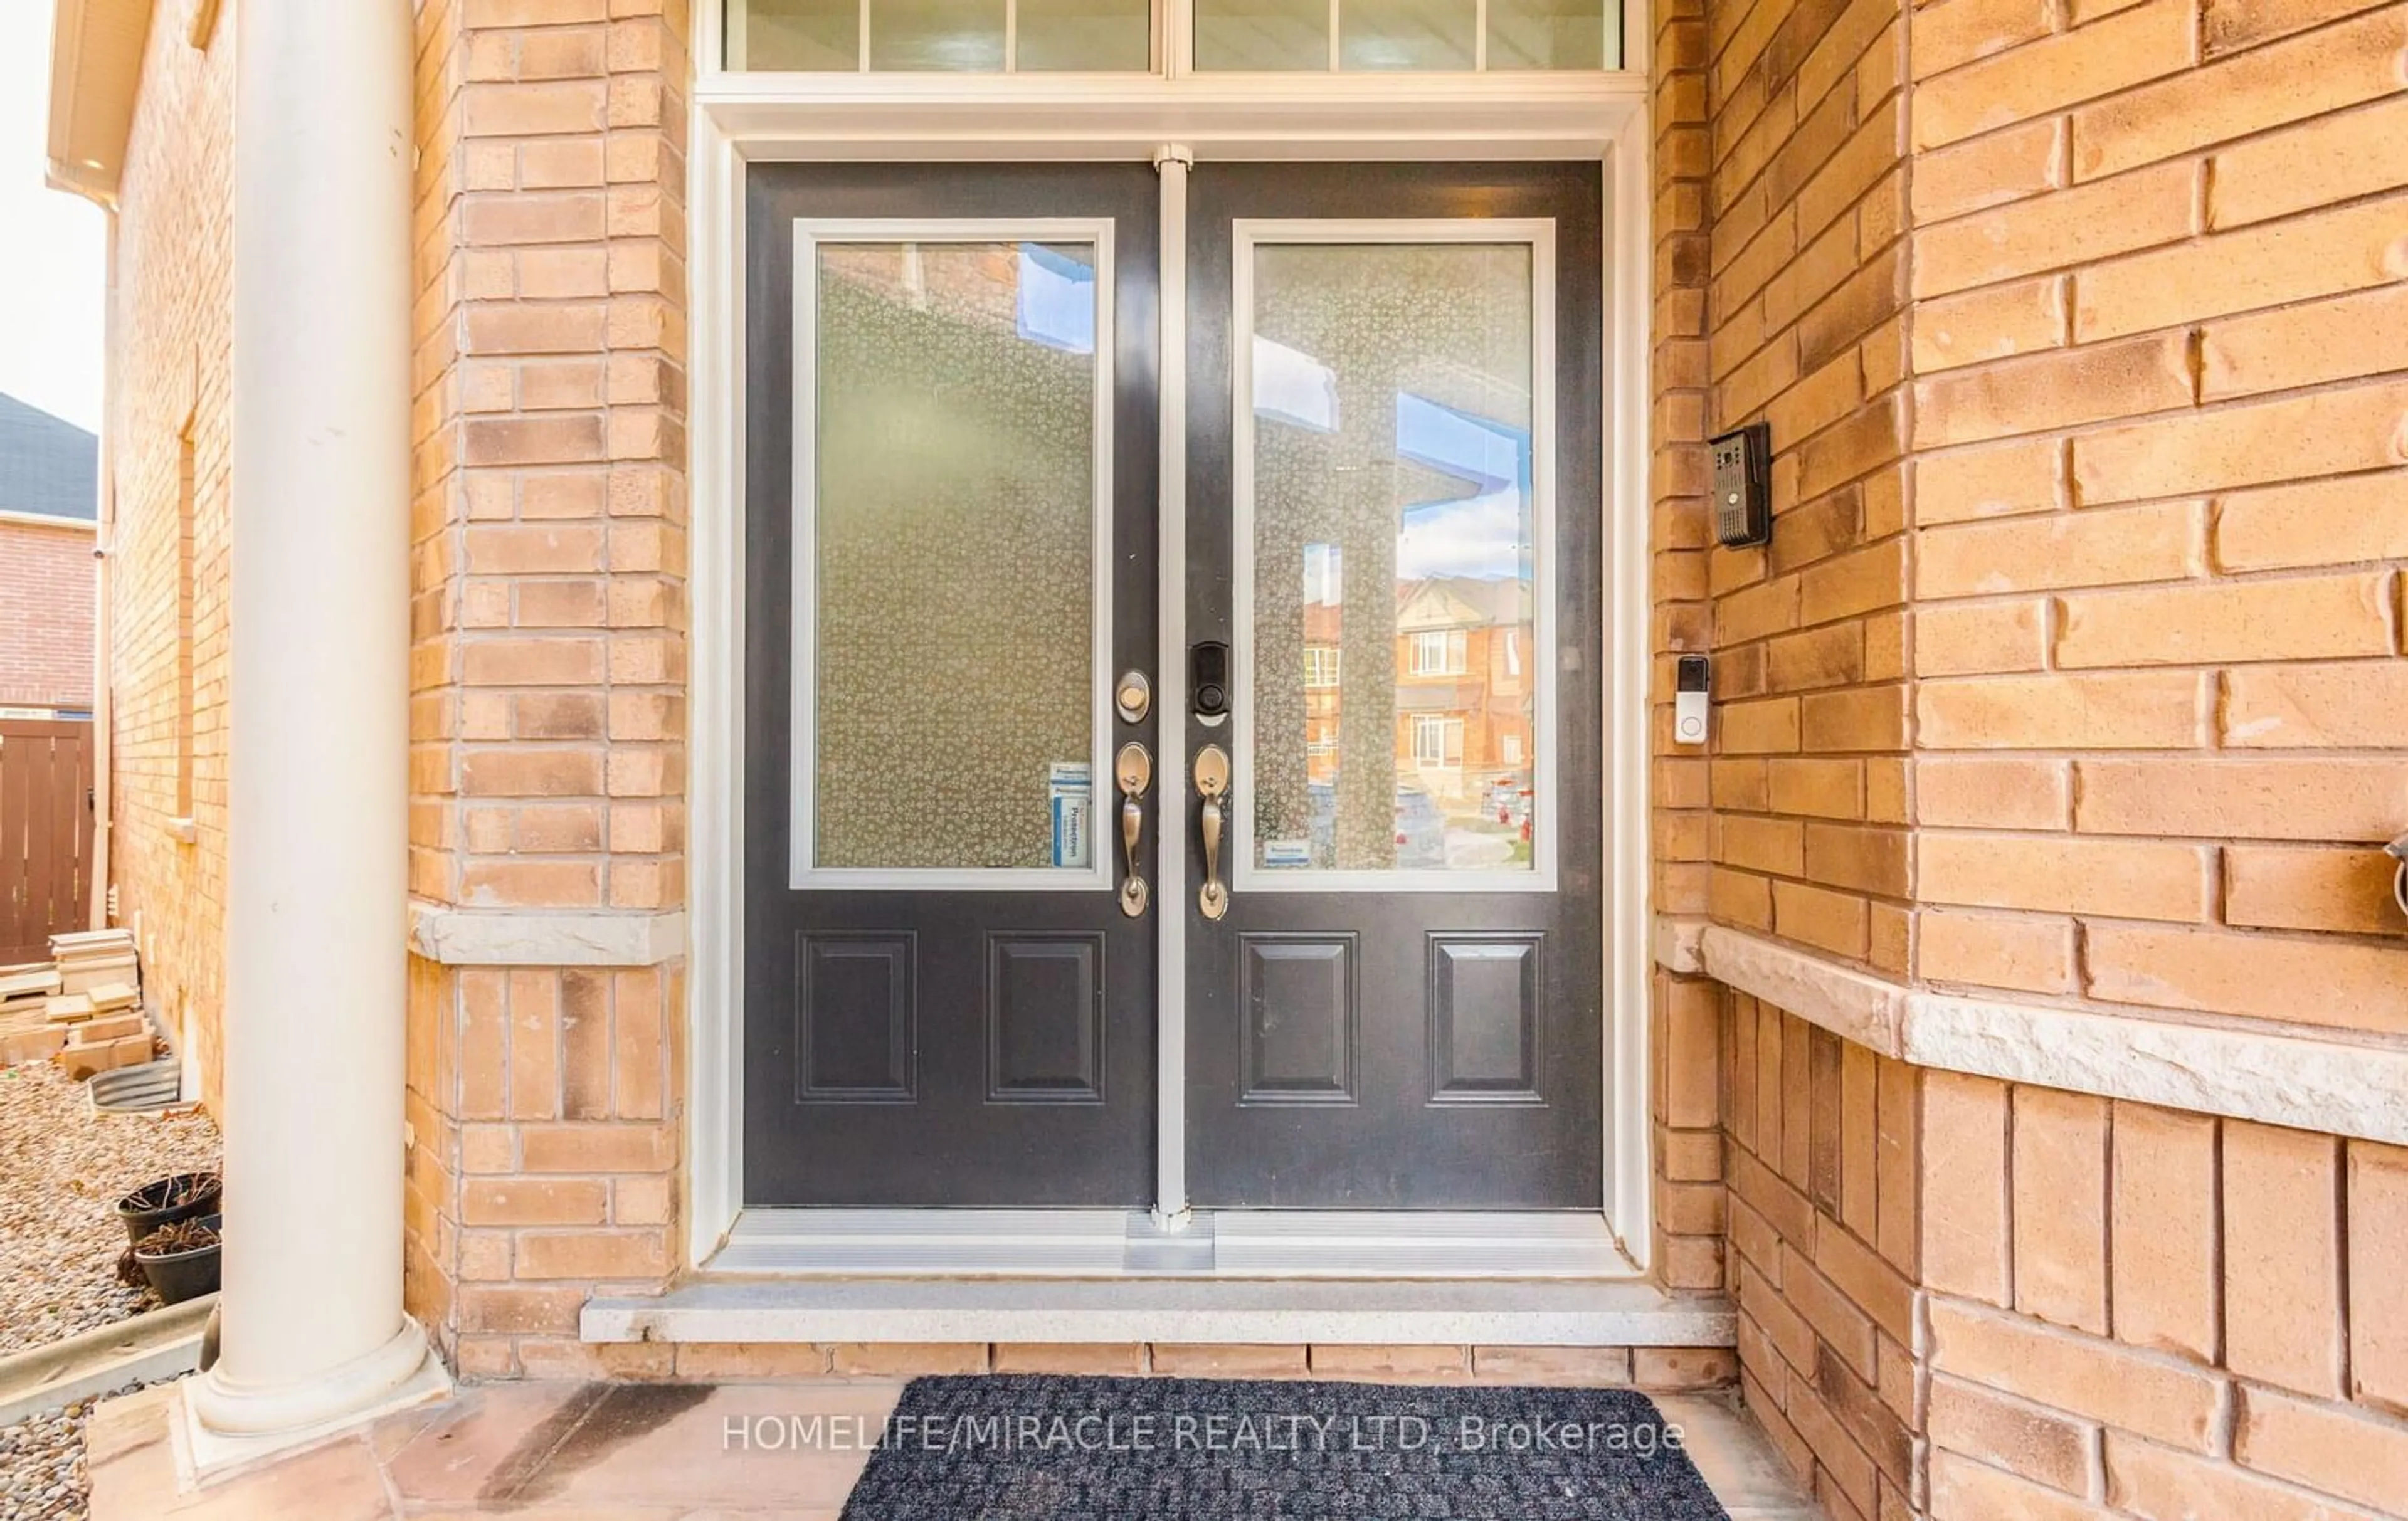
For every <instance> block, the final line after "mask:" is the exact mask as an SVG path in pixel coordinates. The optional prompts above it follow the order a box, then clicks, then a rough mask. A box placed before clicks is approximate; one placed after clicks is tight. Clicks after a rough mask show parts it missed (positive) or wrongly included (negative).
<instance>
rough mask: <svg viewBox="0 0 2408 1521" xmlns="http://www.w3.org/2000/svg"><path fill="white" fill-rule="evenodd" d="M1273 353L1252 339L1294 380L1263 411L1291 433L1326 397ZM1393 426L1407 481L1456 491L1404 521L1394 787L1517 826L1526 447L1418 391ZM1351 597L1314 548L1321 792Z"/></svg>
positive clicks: (1310, 699)
mask: <svg viewBox="0 0 2408 1521" xmlns="http://www.w3.org/2000/svg"><path fill="white" fill-rule="evenodd" d="M1270 347H1275V346H1269V345H1267V344H1266V343H1265V342H1264V341H1263V340H1260V339H1258V340H1257V347H1256V363H1257V370H1258V373H1276V374H1278V375H1281V376H1282V377H1283V384H1282V386H1281V388H1280V389H1281V392H1282V395H1283V405H1281V406H1279V407H1276V408H1273V407H1269V406H1265V407H1263V408H1262V409H1261V410H1263V411H1264V412H1265V413H1266V414H1267V415H1270V416H1273V417H1275V418H1276V419H1277V420H1278V421H1282V422H1296V421H1297V418H1296V416H1295V415H1294V414H1295V413H1296V412H1297V410H1298V409H1299V406H1300V405H1307V404H1310V403H1311V402H1312V400H1313V399H1314V398H1316V397H1318V396H1320V395H1323V392H1322V390H1321V389H1320V388H1317V387H1315V386H1312V385H1311V384H1308V383H1305V380H1309V379H1310V377H1301V378H1300V377H1299V375H1298V374H1297V373H1296V372H1298V371H1300V369H1301V366H1300V365H1299V364H1298V363H1297V361H1298V360H1300V359H1301V357H1302V356H1299V355H1295V354H1294V353H1293V351H1286V352H1282V353H1279V354H1276V355H1274V354H1267V353H1266V352H1264V351H1265V350H1266V348H1270ZM1267 361H1283V363H1276V364H1274V363H1268V362H1267ZM1266 399H1267V400H1268V398H1266ZM1308 409H1309V407H1308ZM1396 416H1397V431H1396V438H1397V452H1398V456H1399V458H1400V460H1402V461H1403V462H1405V463H1407V464H1409V465H1411V466H1416V467H1417V468H1414V469H1412V470H1410V471H1400V472H1399V480H1400V481H1402V482H1408V483H1410V484H1411V486H1412V487H1414V488H1418V489H1417V491H1416V495H1419V494H1421V493H1426V492H1429V491H1431V490H1432V489H1433V488H1435V489H1437V490H1439V491H1441V492H1444V493H1445V494H1444V495H1439V496H1437V497H1436V498H1435V499H1429V500H1423V501H1418V502H1408V503H1405V504H1402V505H1401V506H1400V508H1399V512H1398V538H1397V565H1398V580H1397V600H1396V641H1397V643H1396V667H1395V669H1396V698H1395V713H1394V722H1395V725H1396V750H1395V754H1396V762H1397V780H1398V785H1399V787H1403V788H1417V789H1419V790H1420V791H1422V792H1424V793H1426V794H1428V795H1429V796H1431V797H1433V798H1435V799H1436V800H1437V801H1438V802H1439V803H1440V804H1441V806H1442V807H1443V808H1444V810H1445V811H1446V812H1447V813H1449V814H1450V815H1453V816H1456V817H1463V816H1467V815H1470V814H1474V813H1478V814H1482V815H1485V816H1487V817H1489V818H1491V819H1492V820H1493V821H1494V822H1497V823H1500V824H1507V823H1517V822H1520V819H1521V817H1522V813H1523V809H1524V806H1525V805H1524V804H1523V802H1522V799H1524V798H1525V797H1527V789H1528V788H1529V785H1530V775H1531V772H1530V766H1531V759H1532V755H1533V753H1534V746H1535V744H1536V741H1537V735H1536V730H1535V726H1534V720H1535V712H1534V706H1533V701H1532V697H1533V694H1534V692H1535V690H1536V686H1537V683H1536V681H1535V674H1536V673H1535V670H1534V668H1533V667H1532V665H1531V660H1532V656H1533V653H1534V652H1533V649H1532V644H1531V640H1532V636H1533V631H1534V627H1535V625H1534V622H1533V602H1532V597H1533V587H1532V576H1531V571H1532V562H1531V533H1530V524H1531V509H1532V501H1531V477H1530V444H1529V435H1528V433H1527V430H1525V429H1521V428H1516V427H1512V426H1510V425H1508V424H1504V423H1498V422H1496V421H1494V420H1492V419H1488V418H1483V417H1476V416H1472V415H1470V414H1469V413H1466V412H1463V411H1459V410H1456V409H1452V408H1448V407H1444V406H1441V405H1440V404H1438V403H1436V402H1432V401H1429V400H1427V399H1426V398H1423V397H1420V396H1416V395H1412V394H1410V393H1399V394H1398V396H1397V406H1396ZM1433 477H1435V479H1433ZM1450 487H1451V488H1454V489H1452V490H1449V489H1448V488H1450ZM1340 591H1341V585H1340V548H1339V546H1337V545H1335V544H1309V545H1307V546H1306V547H1305V554H1304V599H1303V600H1304V647H1303V653H1304V669H1303V673H1302V675H1303V682H1304V703H1305V719H1304V722H1305V771H1306V777H1307V779H1308V780H1309V781H1310V782H1314V783H1321V784H1326V783H1329V782H1335V781H1336V779H1337V776H1338V769H1339V725H1340V710H1341V707H1342V702H1343V693H1344V685H1343V682H1342V679H1341V678H1342V671H1341V667H1340V658H1341V645H1342V643H1343V639H1342V629H1341V626H1340V602H1341V600H1342V598H1341V596H1340ZM1358 696H1359V694H1358Z"/></svg>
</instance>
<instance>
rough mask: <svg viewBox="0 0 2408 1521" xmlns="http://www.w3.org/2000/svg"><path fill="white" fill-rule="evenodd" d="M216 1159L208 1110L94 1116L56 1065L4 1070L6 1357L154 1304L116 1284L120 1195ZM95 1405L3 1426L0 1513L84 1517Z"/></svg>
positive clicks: (0, 1163)
mask: <svg viewBox="0 0 2408 1521" xmlns="http://www.w3.org/2000/svg"><path fill="white" fill-rule="evenodd" d="M218 1159H219V1150H218V1127H217V1126H216V1125H215V1124H214V1123H212V1122H211V1121H210V1120H209V1118H208V1116H207V1115H205V1114H197V1113H194V1114H182V1115H177V1116H175V1117H173V1118H162V1117H160V1116H157V1115H143V1114H108V1115H95V1114H93V1112H92V1105H91V1104H90V1102H89V1101H88V1100H86V1098H84V1092H83V1084H82V1083H75V1082H71V1081H69V1080H68V1078H67V1077H66V1075H65V1073H63V1072H61V1071H60V1070H59V1069H57V1068H55V1067H52V1066H51V1065H50V1063H49V1062H29V1063H27V1064H25V1065H24V1066H22V1067H9V1068H0V1354H6V1353H10V1352H17V1351H22V1349H24V1348H26V1347H34V1346H40V1345H42V1344H44V1343H45V1342H55V1341H58V1340H59V1339H61V1338H62V1337H66V1336H72V1335H74V1334H75V1333H76V1332H78V1331H80V1330H88V1329H90V1328H91V1327H95V1326H106V1325H108V1324H109V1323H110V1322H112V1321H119V1320H123V1319H124V1318H125V1317H126V1316H128V1315H131V1314H134V1313H137V1312H139V1311H143V1310H150V1309H155V1308H157V1306H158V1302H159V1301H158V1300H157V1299H154V1298H152V1297H151V1294H150V1290H148V1289H131V1288H127V1287H126V1286H125V1285H123V1284H120V1283H119V1282H118V1281H117V1256H118V1254H119V1253H121V1252H122V1251H124V1250H125V1227H122V1226H121V1225H119V1224H118V1223H117V1212H116V1209H115V1205H116V1203H117V1199H118V1197H119V1196H120V1195H122V1194H124V1193H127V1192H129V1191H131V1190H133V1189H136V1188H139V1187H141V1186H142V1185H143V1184H146V1183H149V1182H150V1180H152V1179H153V1178H160V1177H165V1175H166V1174H168V1173H170V1172H188V1171H192V1170H194V1169H200V1168H214V1167H216V1166H217V1165H218ZM139 1387H140V1385H127V1389H133V1388H139ZM117 1392H119V1393H121V1394H122V1393H124V1392H126V1390H119V1391H117ZM95 1402H96V1401H94V1400H91V1399H85V1400H80V1401H79V1402H77V1403H76V1404H72V1405H68V1406H66V1407H65V1408H64V1409H57V1410H50V1411H45V1412H43V1413H40V1414H38V1415H33V1416H29V1417H27V1418H26V1419H24V1420H22V1421H20V1422H18V1423H17V1424H16V1425H15V1426H11V1427H6V1428H0V1521H82V1518H83V1516H84V1514H85V1509H86V1500H87V1499H88V1485H86V1482H85V1479H84V1469H83V1424H84V1420H85V1418H86V1417H87V1416H89V1415H90V1414H91V1413H92V1407H93V1404H94V1403H95Z"/></svg>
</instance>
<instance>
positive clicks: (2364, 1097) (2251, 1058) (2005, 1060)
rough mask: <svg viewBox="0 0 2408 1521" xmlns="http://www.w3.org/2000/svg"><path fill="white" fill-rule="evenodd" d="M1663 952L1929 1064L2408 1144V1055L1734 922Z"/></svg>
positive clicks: (1679, 936)
mask: <svg viewBox="0 0 2408 1521" xmlns="http://www.w3.org/2000/svg"><path fill="white" fill-rule="evenodd" d="M1655 942H1656V961H1657V963H1658V964H1659V965H1661V966H1663V967H1665V968H1666V969H1669V970H1672V971H1676V972H1684V973H1689V974H1699V973H1702V974H1703V975H1705V976H1708V977H1711V978H1713V979H1714V980H1715V981H1716V982H1718V983H1724V984H1725V985H1727V986H1729V987H1732V988H1736V989H1737V990H1738V991H1740V992H1742V993H1745V994H1747V995H1749V996H1750V997H1757V998H1762V999H1763V1000H1765V1001H1766V1002H1767V1003H1770V1004H1773V1005H1775V1006H1777V1007H1779V1008H1781V1009H1784V1010H1786V1011H1787V1012H1790V1013H1793V1014H1796V1015H1797V1016H1798V1017H1799V1018H1800V1019H1803V1020H1805V1021H1807V1022H1808V1023H1810V1024H1813V1025H1817V1026H1821V1027H1823V1028H1824V1029H1828V1030H1829V1031H1831V1032H1832V1033H1833V1034H1835V1035H1838V1036H1841V1037H1842V1038H1844V1039H1846V1040H1853V1041H1855V1042H1856V1043H1857V1044H1858V1045H1862V1046H1866V1047H1869V1048H1870V1049H1871V1050H1873V1051H1877V1052H1879V1053H1881V1054H1882V1055H1885V1056H1895V1057H1898V1058H1899V1059H1900V1060H1902V1061H1906V1062H1911V1063H1913V1064H1914V1065H1915V1066H1917V1067H1928V1068H1933V1069H1939V1070H1942V1071H1949V1072H1965V1073H1970V1074H1971V1075H1974V1076H1978V1077H1990V1078H1999V1079H2001V1080H2004V1081H2006V1082H2010V1083H2032V1084H2034V1085H2036V1086H2040V1087H2047V1088H2063V1089H2067V1090H2069V1091H2071V1092H2074V1093H2089V1094H2099V1095H2101V1096H2103V1097H2106V1098H2126V1099H2130V1100H2133V1101H2135V1102H2138V1103H2144V1104H2157V1105H2160V1106H2162V1107H2164V1108H2167V1109H2181V1110H2191V1111H2195V1112H2200V1113H2206V1114H2225V1115H2230V1116H2232V1117H2234V1118H2238V1119H2245V1120H2257V1121H2261V1122H2263V1123H2265V1124H2268V1125H2282V1126H2291V1127H2293V1128H2295V1129H2300V1130H2314V1131H2319V1132H2322V1133H2325V1134H2329V1135H2343V1136H2353V1137H2358V1138H2362V1139H2364V1140H2368V1141H2387V1142H2390V1143H2392V1144H2395V1145H2398V1144H2408V1103H2403V1102H2402V1101H2401V1095H2402V1094H2408V1051H2402V1050H2400V1049H2398V1048H2396V1047H2386V1046H2379V1045H2372V1044H2355V1043H2351V1042H2347V1041H2342V1040H2316V1039H2314V1038H2312V1037H2303V1036H2295V1035H2278V1034H2273V1033H2271V1032H2267V1031H2259V1030H2245V1029H2235V1028H2229V1027H2225V1026H2209V1025H2189V1024H2180V1023H2176V1022H2174V1021H2171V1020H2160V1019H2149V1018H2144V1017H2142V1016H2139V1015H2136V1014H2131V1013H2128V1012H2121V1011H2117V1010H2114V1009H2100V1008H2075V1007H2069V1006H2063V1005H2057V1004H2048V1003H2042V1002H2038V1001H2034V1000H2027V999H2020V998H2008V997H1980V998H1976V997H1959V996H1957V995H1953V994H1942V993H1932V992H1927V991H1925V990H1922V989H1919V988H1914V987H1910V986H1907V985H1906V984H1904V983H1895V982H1892V981H1890V980H1888V979H1887V978H1884V977H1877V976H1874V975H1872V974H1871V973H1869V972H1865V971H1862V970H1860V969H1856V968H1854V967H1849V966H1844V965H1842V964H1841V963H1839V962H1836V961H1831V960H1828V959H1827V958H1825V957H1822V956H1818V955H1815V954H1813V953H1812V952H1809V951H1804V950H1800V949H1799V948H1798V947H1797V946H1794V945H1788V944H1785V943H1783V942H1781V941H1779V940H1770V939H1768V938H1766V937H1764V936H1761V935H1754V934H1750V933H1748V932H1747V931H1745V930H1739V929H1733V928H1731V927H1729V926H1726V925H1714V924H1707V923H1705V922H1703V921H1699V920H1675V919H1658V921H1657V922H1656V936H1655Z"/></svg>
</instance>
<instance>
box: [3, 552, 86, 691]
mask: <svg viewBox="0 0 2408 1521" xmlns="http://www.w3.org/2000/svg"><path fill="white" fill-rule="evenodd" d="M92 546H93V526H92V524H89V523H72V522H65V521H61V522H57V523H51V522H48V521H45V522H39V523H27V522H24V521H22V520H18V519H10V520H7V521H0V708H89V707H91V706H92V639H93V558H92Z"/></svg>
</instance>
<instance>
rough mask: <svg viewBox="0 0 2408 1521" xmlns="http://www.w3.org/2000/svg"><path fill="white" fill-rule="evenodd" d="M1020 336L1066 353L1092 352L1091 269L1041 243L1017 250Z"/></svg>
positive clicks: (1093, 269) (1093, 285)
mask: <svg viewBox="0 0 2408 1521" xmlns="http://www.w3.org/2000/svg"><path fill="white" fill-rule="evenodd" d="M1020 336H1021V337H1024V338H1026V339H1028V340H1029V341H1031V342H1033V343H1042V344H1044V345H1045V346H1046V347H1048V348H1052V349H1065V350H1068V351H1069V352H1071V353H1079V354H1090V353H1094V352H1096V266H1095V265H1091V264H1082V263H1081V262H1080V261H1079V260H1077V259H1074V258H1072V257H1071V256H1070V255H1069V254H1068V253H1065V252H1064V251H1061V250H1060V249H1056V248H1048V247H1046V246H1045V245H1043V244H1041V243H1023V244H1021V245H1020Z"/></svg>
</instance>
